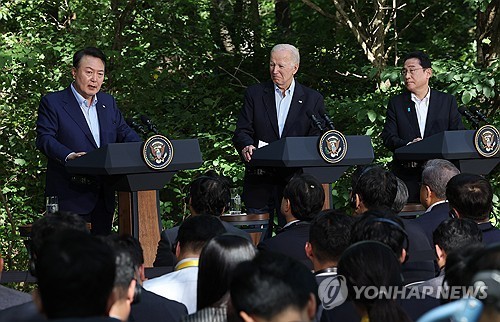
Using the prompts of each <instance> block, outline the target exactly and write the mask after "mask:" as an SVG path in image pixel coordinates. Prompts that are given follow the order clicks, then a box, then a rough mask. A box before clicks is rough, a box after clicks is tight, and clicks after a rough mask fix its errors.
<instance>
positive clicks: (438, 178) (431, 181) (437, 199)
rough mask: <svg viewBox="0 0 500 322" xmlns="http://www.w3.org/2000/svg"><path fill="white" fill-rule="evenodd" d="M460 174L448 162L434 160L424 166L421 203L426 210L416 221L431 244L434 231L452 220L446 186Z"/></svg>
mask: <svg viewBox="0 0 500 322" xmlns="http://www.w3.org/2000/svg"><path fill="white" fill-rule="evenodd" d="M459 173H460V170H458V169H457V167H455V165H453V163H451V162H450V161H447V160H442V159H433V160H429V161H427V162H426V163H425V164H424V167H423V170H422V181H421V183H420V203H421V204H422V206H424V207H425V209H426V210H425V213H424V214H422V215H421V216H419V217H418V218H417V219H415V223H417V224H418V225H419V226H420V227H421V228H422V230H423V231H424V232H425V234H426V236H427V238H428V239H429V241H430V242H432V232H433V231H434V229H436V227H437V226H438V225H439V224H440V223H441V222H443V221H444V220H446V219H448V218H450V215H449V213H450V207H449V205H448V201H447V200H446V185H447V184H448V181H450V179H451V178H453V177H454V176H456V175H457V174H459Z"/></svg>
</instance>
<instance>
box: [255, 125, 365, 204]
mask: <svg viewBox="0 0 500 322" xmlns="http://www.w3.org/2000/svg"><path fill="white" fill-rule="evenodd" d="M373 159H374V153H373V146H372V143H371V138H370V137H369V136H368V135H347V136H344V135H343V134H342V133H340V132H339V131H337V130H329V131H326V132H325V133H324V134H323V135H322V136H321V137H317V136H305V137H285V138H282V139H280V140H278V141H275V142H272V143H270V144H269V145H266V146H264V147H261V148H259V149H257V150H255V151H254V152H253V155H252V160H251V161H250V164H251V165H252V166H256V167H286V168H302V170H303V172H304V173H307V174H310V175H312V176H314V177H316V179H318V181H319V182H321V183H322V184H323V188H325V204H324V206H323V208H324V209H329V208H331V205H332V200H331V198H332V193H331V185H330V184H331V183H333V182H335V181H337V180H338V179H339V178H340V177H341V176H342V174H343V173H344V172H345V171H346V170H347V169H349V167H351V166H353V165H365V164H370V163H371V162H372V161H373Z"/></svg>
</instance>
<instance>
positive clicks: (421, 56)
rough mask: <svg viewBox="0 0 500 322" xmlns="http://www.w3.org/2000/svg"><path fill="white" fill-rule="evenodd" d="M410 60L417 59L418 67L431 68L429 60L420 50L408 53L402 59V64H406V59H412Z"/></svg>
mask: <svg viewBox="0 0 500 322" xmlns="http://www.w3.org/2000/svg"><path fill="white" fill-rule="evenodd" d="M412 58H416V59H418V60H419V61H420V66H422V68H431V67H432V65H431V59H430V58H429V56H428V55H427V54H426V53H424V52H422V51H420V50H418V51H413V52H410V53H408V54H407V55H406V56H405V58H404V59H403V63H404V62H406V61H407V60H408V59H412Z"/></svg>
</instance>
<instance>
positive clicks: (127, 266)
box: [101, 234, 139, 298]
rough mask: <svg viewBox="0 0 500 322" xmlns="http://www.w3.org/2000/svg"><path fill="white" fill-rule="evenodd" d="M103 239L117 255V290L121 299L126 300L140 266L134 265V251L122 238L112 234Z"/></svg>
mask: <svg viewBox="0 0 500 322" xmlns="http://www.w3.org/2000/svg"><path fill="white" fill-rule="evenodd" d="M101 238H103V240H104V242H105V243H106V244H108V245H109V246H110V247H111V249H112V250H113V252H114V254H115V262H116V277H115V288H116V289H117V291H118V296H119V297H120V298H126V296H127V291H128V288H129V286H130V282H131V281H132V280H133V279H134V278H135V273H136V270H137V268H138V266H139V265H135V263H134V260H133V254H132V252H133V250H132V249H131V248H130V246H126V244H124V243H123V242H122V237H121V236H119V235H118V234H111V235H108V236H105V237H104V236H103V237H101Z"/></svg>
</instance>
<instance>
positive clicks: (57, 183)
mask: <svg viewBox="0 0 500 322" xmlns="http://www.w3.org/2000/svg"><path fill="white" fill-rule="evenodd" d="M105 64H106V56H105V55H104V53H103V52H102V51H101V50H99V49H97V48H94V47H87V48H84V49H82V50H79V51H77V52H76V53H75V55H74V56H73V68H72V70H71V73H72V75H73V79H74V81H73V83H71V84H70V86H69V87H68V88H66V89H64V90H62V91H59V92H54V93H49V94H47V95H45V96H44V97H43V98H42V100H41V102H40V106H39V108H38V120H37V123H36V131H37V137H36V146H37V148H38V149H39V150H40V151H42V153H43V154H45V155H46V156H47V158H48V162H47V174H46V185H45V195H46V196H57V197H58V202H59V210H60V211H70V212H73V213H77V214H80V215H82V216H84V217H85V219H86V220H87V221H90V222H91V223H92V233H94V234H103V235H105V234H109V233H110V232H111V227H112V220H113V214H114V210H115V195H114V190H113V189H111V188H110V187H109V186H106V185H105V184H103V183H102V182H101V181H100V180H99V178H97V177H88V176H86V177H82V176H74V175H73V176H72V175H70V174H69V173H68V172H66V169H65V164H66V162H67V161H68V160H73V159H76V158H78V157H81V156H82V155H85V154H86V153H87V152H89V151H92V150H95V149H97V148H99V147H101V146H104V145H106V144H108V143H117V142H131V141H141V138H140V137H139V136H138V135H137V133H135V132H134V130H132V129H131V128H130V127H129V126H128V125H127V123H125V121H124V119H123V116H122V114H121V112H120V110H119V109H118V107H117V106H116V101H115V99H114V98H113V96H111V95H109V94H105V93H102V92H100V89H101V85H102V83H103V81H104V67H105Z"/></svg>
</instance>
